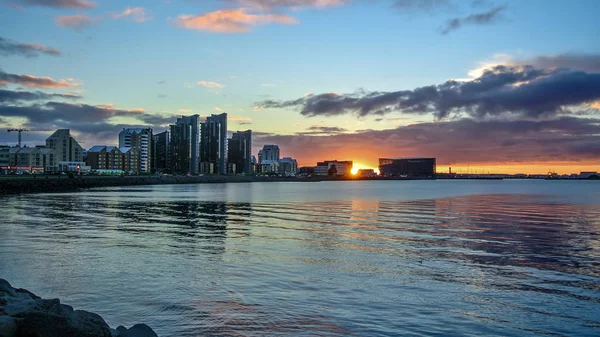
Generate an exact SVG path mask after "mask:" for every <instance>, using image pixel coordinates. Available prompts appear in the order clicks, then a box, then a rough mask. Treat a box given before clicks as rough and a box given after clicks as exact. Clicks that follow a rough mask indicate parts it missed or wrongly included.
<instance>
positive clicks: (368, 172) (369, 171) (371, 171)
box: [356, 169, 377, 178]
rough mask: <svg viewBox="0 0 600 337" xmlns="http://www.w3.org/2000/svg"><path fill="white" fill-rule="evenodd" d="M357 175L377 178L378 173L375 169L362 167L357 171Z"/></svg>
mask: <svg viewBox="0 0 600 337" xmlns="http://www.w3.org/2000/svg"><path fill="white" fill-rule="evenodd" d="M356 175H357V176H359V177H361V178H375V177H377V173H376V172H375V170H374V169H360V170H358V172H357V173H356Z"/></svg>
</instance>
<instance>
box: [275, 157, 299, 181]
mask: <svg viewBox="0 0 600 337" xmlns="http://www.w3.org/2000/svg"><path fill="white" fill-rule="evenodd" d="M279 173H281V174H283V175H285V176H295V175H296V173H298V162H297V161H296V159H293V158H290V157H283V158H281V159H280V160H279Z"/></svg>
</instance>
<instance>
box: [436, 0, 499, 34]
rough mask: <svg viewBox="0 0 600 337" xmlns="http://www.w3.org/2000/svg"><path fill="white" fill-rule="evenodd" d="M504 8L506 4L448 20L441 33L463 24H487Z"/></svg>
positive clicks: (495, 18)
mask: <svg viewBox="0 0 600 337" xmlns="http://www.w3.org/2000/svg"><path fill="white" fill-rule="evenodd" d="M505 9H506V5H504V6H497V7H494V8H492V9H490V10H488V11H487V12H483V13H477V14H471V15H469V16H465V17H462V18H454V19H451V20H449V21H448V22H447V23H446V25H445V26H444V27H443V28H442V29H441V33H442V34H444V35H445V34H448V33H450V32H451V31H453V30H457V29H459V28H460V27H462V26H464V25H487V24H490V23H493V22H495V21H496V20H497V19H498V17H499V16H500V15H501V14H502V12H503V11H504V10H505Z"/></svg>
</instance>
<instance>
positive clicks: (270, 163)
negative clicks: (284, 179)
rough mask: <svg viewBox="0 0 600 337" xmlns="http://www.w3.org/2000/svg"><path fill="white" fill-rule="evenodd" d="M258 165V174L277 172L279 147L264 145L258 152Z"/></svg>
mask: <svg viewBox="0 0 600 337" xmlns="http://www.w3.org/2000/svg"><path fill="white" fill-rule="evenodd" d="M258 164H259V165H260V170H261V171H260V172H262V173H267V172H276V173H278V172H279V146H277V145H265V146H263V149H262V150H260V151H258Z"/></svg>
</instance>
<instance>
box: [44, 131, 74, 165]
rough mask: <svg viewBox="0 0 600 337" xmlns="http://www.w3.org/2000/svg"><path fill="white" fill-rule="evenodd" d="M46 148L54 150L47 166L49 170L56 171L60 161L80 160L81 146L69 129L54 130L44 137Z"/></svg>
mask: <svg viewBox="0 0 600 337" xmlns="http://www.w3.org/2000/svg"><path fill="white" fill-rule="evenodd" d="M46 148H48V149H51V150H53V151H54V154H53V160H52V161H51V163H50V165H49V166H48V171H49V172H58V171H59V170H60V169H59V163H60V162H82V161H83V148H82V147H81V145H79V143H78V142H77V141H76V140H75V138H73V137H72V136H71V130H69V129H59V130H56V131H55V132H54V133H53V134H52V135H51V136H50V137H48V138H47V139H46Z"/></svg>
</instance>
